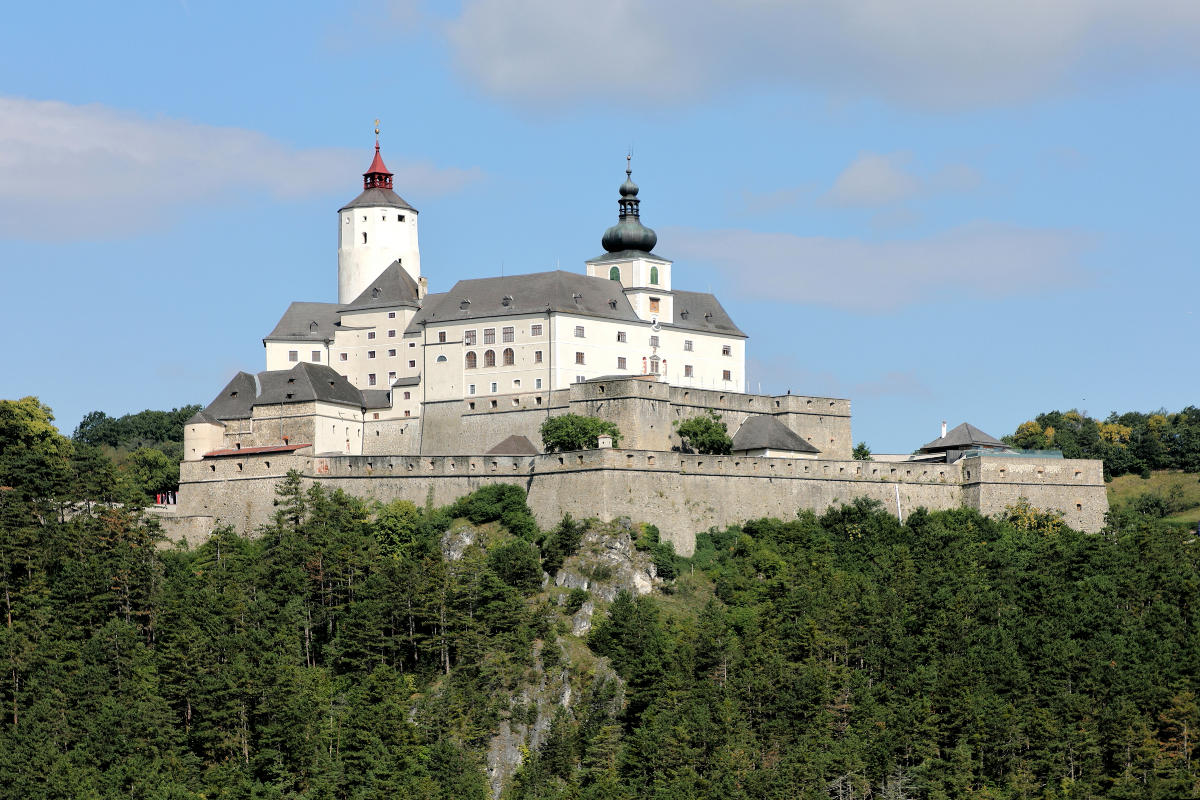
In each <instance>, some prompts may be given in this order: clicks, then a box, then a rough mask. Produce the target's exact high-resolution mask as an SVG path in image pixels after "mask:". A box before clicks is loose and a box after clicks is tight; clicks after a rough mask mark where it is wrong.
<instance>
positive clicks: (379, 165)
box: [363, 139, 392, 189]
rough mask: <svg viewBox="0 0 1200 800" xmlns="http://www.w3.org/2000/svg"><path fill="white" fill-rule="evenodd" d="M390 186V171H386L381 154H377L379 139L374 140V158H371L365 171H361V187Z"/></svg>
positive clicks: (389, 187)
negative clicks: (369, 164)
mask: <svg viewBox="0 0 1200 800" xmlns="http://www.w3.org/2000/svg"><path fill="white" fill-rule="evenodd" d="M380 187H382V188H384V189H391V188H392V173H390V172H388V168H387V165H386V164H384V163H383V156H381V155H379V140H378V139H376V140H375V158H374V159H372V160H371V166H369V167H367V171H366V172H364V173H363V188H364V189H374V188H380Z"/></svg>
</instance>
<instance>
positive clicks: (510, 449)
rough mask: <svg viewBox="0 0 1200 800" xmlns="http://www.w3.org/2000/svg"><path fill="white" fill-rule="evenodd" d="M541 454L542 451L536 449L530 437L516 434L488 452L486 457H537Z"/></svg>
mask: <svg viewBox="0 0 1200 800" xmlns="http://www.w3.org/2000/svg"><path fill="white" fill-rule="evenodd" d="M539 452H541V451H540V450H538V449H537V448H536V447H534V445H533V442H531V441H529V438H528V437H526V436H521V435H520V434H516V433H514V434H513V435H512V436H509V437H508V438H507V439H505V440H504V441H502V442H500V444H498V445H496V446H495V447H493V448H492V449H491V450H488V451H487V453H486V454H485V455H489V456H536V455H537V454H538V453H539Z"/></svg>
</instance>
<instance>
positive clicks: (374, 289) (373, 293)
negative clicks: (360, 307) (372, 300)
mask: <svg viewBox="0 0 1200 800" xmlns="http://www.w3.org/2000/svg"><path fill="white" fill-rule="evenodd" d="M380 294H382V291H381V290H380V288H379V287H378V286H375V287H372V288H371V297H379V295H380Z"/></svg>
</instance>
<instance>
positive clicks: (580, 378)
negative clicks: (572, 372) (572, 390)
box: [575, 375, 587, 383]
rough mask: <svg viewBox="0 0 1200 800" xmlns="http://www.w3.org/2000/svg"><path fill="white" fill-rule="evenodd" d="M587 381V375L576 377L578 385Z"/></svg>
mask: <svg viewBox="0 0 1200 800" xmlns="http://www.w3.org/2000/svg"><path fill="white" fill-rule="evenodd" d="M586 380H587V376H585V375H576V376H575V382H576V383H583V382H584V381H586Z"/></svg>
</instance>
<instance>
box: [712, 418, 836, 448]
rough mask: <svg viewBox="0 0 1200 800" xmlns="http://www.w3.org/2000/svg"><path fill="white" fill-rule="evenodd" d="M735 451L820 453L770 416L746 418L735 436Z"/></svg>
mask: <svg viewBox="0 0 1200 800" xmlns="http://www.w3.org/2000/svg"><path fill="white" fill-rule="evenodd" d="M733 449H734V451H735V452H736V451H741V450H763V449H765V450H788V451H791V452H794V453H819V452H821V451H820V450H818V449H817V448H815V447H813V446H812V445H811V444H810V443H809V442H807V441H805V440H804V438H803V437H802V436H800V434H798V433H796V432H795V431H793V430H792V429H791V428H789V427H788V426H786V425H784V424H783V423H782V422H780V421H779V420H778V419H777V418H776V417H773V416H770V415H768V414H754V415H752V416H749V417H746V419H745V421H744V422H742V426H741V427H740V428H738V431H737V433H735V434H734V435H733Z"/></svg>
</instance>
